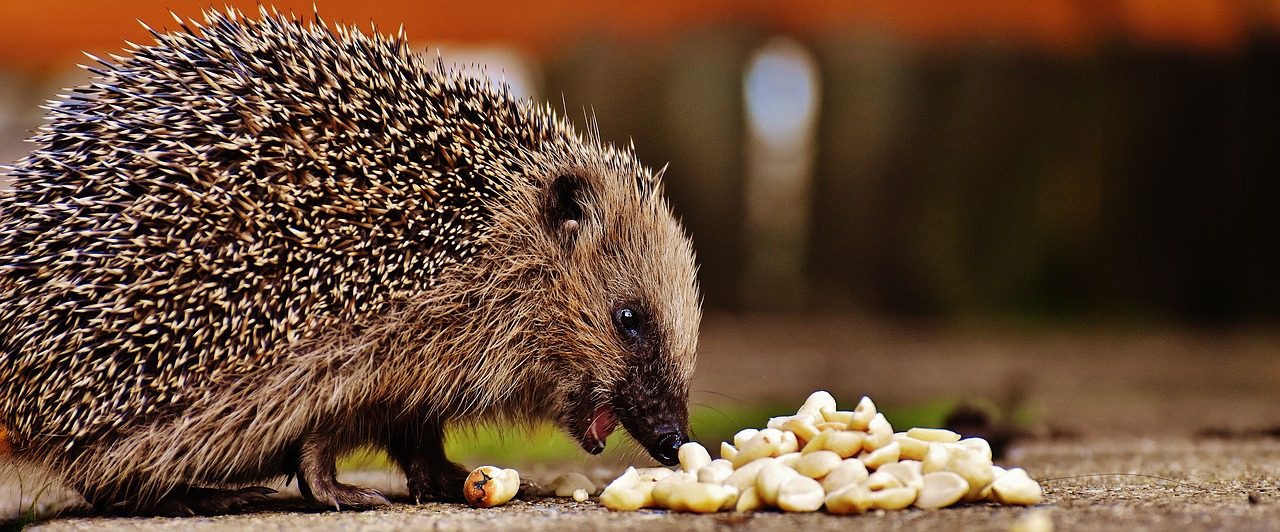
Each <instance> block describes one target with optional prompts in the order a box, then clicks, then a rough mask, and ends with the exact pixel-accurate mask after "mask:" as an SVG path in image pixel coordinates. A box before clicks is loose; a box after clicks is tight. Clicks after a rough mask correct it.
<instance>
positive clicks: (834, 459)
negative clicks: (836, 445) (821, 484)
mask: <svg viewBox="0 0 1280 532" xmlns="http://www.w3.org/2000/svg"><path fill="white" fill-rule="evenodd" d="M842 461H843V460H842V459H841V458H840V455H838V454H836V452H835V451H828V450H825V449H824V450H821V451H815V452H812V453H809V454H804V455H800V458H799V459H797V460H796V461H795V462H794V463H792V464H791V467H792V469H795V470H796V472H797V473H800V474H801V475H804V476H806V477H809V478H814V479H817V478H822V477H825V476H827V474H828V473H830V472H831V470H832V469H835V468H836V466H838V465H840V463H841V462H842Z"/></svg>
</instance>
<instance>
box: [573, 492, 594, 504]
mask: <svg viewBox="0 0 1280 532" xmlns="http://www.w3.org/2000/svg"><path fill="white" fill-rule="evenodd" d="M590 497H591V495H590V494H588V493H587V490H584V489H576V490H573V500H575V501H577V502H587V499H588V498H590Z"/></svg>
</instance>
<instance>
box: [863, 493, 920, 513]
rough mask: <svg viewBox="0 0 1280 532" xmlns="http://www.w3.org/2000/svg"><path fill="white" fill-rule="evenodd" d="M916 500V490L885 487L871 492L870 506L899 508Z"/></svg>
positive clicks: (880, 508) (885, 508)
mask: <svg viewBox="0 0 1280 532" xmlns="http://www.w3.org/2000/svg"><path fill="white" fill-rule="evenodd" d="M915 501H916V490H913V489H911V488H885V489H882V490H880V491H872V492H871V507H872V508H874V509H877V510H901V509H903V508H906V507H908V506H911V503H913V502H915Z"/></svg>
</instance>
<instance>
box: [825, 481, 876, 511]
mask: <svg viewBox="0 0 1280 532" xmlns="http://www.w3.org/2000/svg"><path fill="white" fill-rule="evenodd" d="M826 504H827V511H828V512H830V513H833V514H838V515H847V514H860V513H864V512H866V511H867V510H868V509H869V508H871V490H868V489H867V488H865V487H863V486H860V485H858V484H850V485H848V486H845V487H842V488H840V489H837V490H835V491H832V492H830V493H828V494H827V499H826Z"/></svg>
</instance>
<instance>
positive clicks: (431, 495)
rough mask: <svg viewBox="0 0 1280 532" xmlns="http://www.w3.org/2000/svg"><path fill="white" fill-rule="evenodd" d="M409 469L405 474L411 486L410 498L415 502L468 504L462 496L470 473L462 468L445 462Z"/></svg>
mask: <svg viewBox="0 0 1280 532" xmlns="http://www.w3.org/2000/svg"><path fill="white" fill-rule="evenodd" d="M415 465H416V464H415ZM423 466H425V467H423ZM409 469H410V470H409V471H406V472H405V478H406V480H407V481H408V485H409V496H410V497H413V499H414V501H416V502H419V503H421V502H422V501H440V502H454V503H465V502H467V499H466V497H464V496H463V495H462V486H463V484H465V483H466V481H467V475H468V474H469V472H468V471H467V470H466V469H463V467H462V466H460V465H458V464H455V463H453V462H449V461H445V462H444V463H443V464H431V465H426V464H422V465H419V466H418V467H411V468H409Z"/></svg>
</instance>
